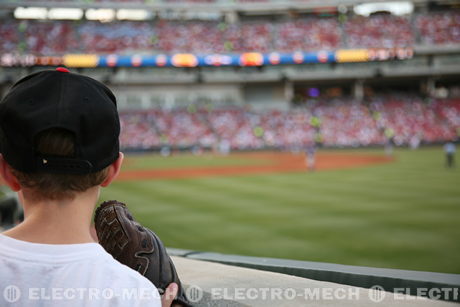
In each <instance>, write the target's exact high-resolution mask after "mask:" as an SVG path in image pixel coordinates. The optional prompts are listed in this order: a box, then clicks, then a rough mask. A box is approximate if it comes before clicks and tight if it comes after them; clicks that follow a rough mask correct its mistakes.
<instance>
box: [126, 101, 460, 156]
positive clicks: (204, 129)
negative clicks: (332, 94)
mask: <svg viewBox="0 0 460 307" xmlns="http://www.w3.org/2000/svg"><path fill="white" fill-rule="evenodd" d="M306 105H307V107H305V108H298V109H292V110H289V111H280V110H264V111H254V110H249V109H248V108H246V107H237V106H229V107H220V108H216V109H211V110H209V109H205V108H195V107H194V108H188V109H187V108H177V109H170V110H163V109H153V110H146V111H125V112H122V113H121V122H122V134H121V144H122V147H124V148H137V149H139V148H141V149H149V148H158V147H161V146H165V145H168V146H174V147H193V146H201V147H208V148H215V147H218V146H219V143H220V142H226V143H228V144H229V147H230V148H231V149H258V148H263V147H276V148H282V149H296V148H297V149H299V148H304V147H306V146H308V145H309V144H312V143H313V142H315V141H320V142H321V143H322V144H324V145H325V146H367V145H373V144H374V145H376V144H384V143H385V142H387V140H388V138H391V139H392V141H393V142H394V143H395V144H396V145H399V146H400V145H413V144H414V143H415V144H419V143H420V142H442V141H445V140H451V139H453V138H455V137H456V136H457V133H458V132H459V131H460V100H452V99H449V100H433V101H428V102H427V101H422V99H421V98H420V97H418V96H415V95H402V94H392V95H386V96H376V97H374V98H373V99H372V100H371V101H369V102H368V103H366V104H359V103H357V102H356V101H354V100H353V99H351V98H350V99H343V98H341V99H338V98H334V99H328V100H321V99H320V100H315V101H307V103H306ZM313 118H318V119H319V122H320V124H319V128H318V129H316V127H314V125H313V124H312V119H313ZM388 130H391V131H392V133H391V135H390V136H389V135H387V134H386V131H388Z"/></svg>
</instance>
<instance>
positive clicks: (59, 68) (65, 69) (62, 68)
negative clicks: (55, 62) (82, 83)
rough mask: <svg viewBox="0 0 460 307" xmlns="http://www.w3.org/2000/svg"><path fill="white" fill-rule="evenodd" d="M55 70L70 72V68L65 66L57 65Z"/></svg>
mask: <svg viewBox="0 0 460 307" xmlns="http://www.w3.org/2000/svg"><path fill="white" fill-rule="evenodd" d="M56 71H60V72H70V70H68V69H67V68H65V67H58V68H56Z"/></svg>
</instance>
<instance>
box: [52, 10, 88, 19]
mask: <svg viewBox="0 0 460 307" xmlns="http://www.w3.org/2000/svg"><path fill="white" fill-rule="evenodd" d="M82 17H83V10H82V9H75V8H53V9H50V10H49V11H48V18H49V19H61V20H62V19H67V20H79V19H81V18H82Z"/></svg>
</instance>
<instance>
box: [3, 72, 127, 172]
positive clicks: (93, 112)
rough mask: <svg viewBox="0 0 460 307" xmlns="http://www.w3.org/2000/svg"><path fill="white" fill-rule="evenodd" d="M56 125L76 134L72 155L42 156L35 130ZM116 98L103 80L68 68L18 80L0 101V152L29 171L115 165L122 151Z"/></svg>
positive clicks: (81, 169) (88, 169) (96, 168)
mask: <svg viewBox="0 0 460 307" xmlns="http://www.w3.org/2000/svg"><path fill="white" fill-rule="evenodd" d="M52 128H60V129H65V130H66V131H69V132H70V133H72V134H73V136H74V142H75V144H74V145H75V151H74V154H73V155H72V156H70V157H67V156H66V157H63V156H55V155H54V156H53V155H43V154H41V153H40V152H38V151H37V150H36V138H37V135H38V134H40V133H41V132H43V131H46V130H48V129H52ZM119 134H120V122H119V118H118V112H117V105H116V99H115V96H114V95H113V93H112V92H111V91H110V90H109V89H108V88H107V87H106V86H105V85H104V84H102V83H100V82H98V81H96V80H94V79H92V78H89V77H87V76H83V75H79V74H73V73H70V72H69V71H68V70H67V69H65V68H57V69H56V70H55V71H54V70H47V71H41V72H38V73H34V74H31V75H29V76H26V77H24V78H22V79H21V80H19V81H18V82H17V83H16V84H14V85H13V87H12V88H11V89H10V91H9V93H8V94H7V95H6V96H5V98H4V99H3V100H2V102H1V103H0V152H1V153H2V154H3V157H4V159H5V160H6V161H7V162H8V164H9V165H11V166H12V167H13V168H14V169H17V170H19V171H22V172H25V173H37V172H43V173H61V174H88V173H93V172H97V171H100V170H102V169H104V168H105V167H107V166H109V165H110V164H112V163H113V162H114V161H115V160H116V159H117V158H118V153H119V141H118V137H119Z"/></svg>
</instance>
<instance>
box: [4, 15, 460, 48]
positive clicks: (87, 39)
mask: <svg viewBox="0 0 460 307" xmlns="http://www.w3.org/2000/svg"><path fill="white" fill-rule="evenodd" d="M0 35H1V36H2V38H4V39H2V40H1V41H0V53H11V52H23V53H34V54H37V55H61V54H63V53H66V52H72V53H74V52H82V53H121V54H123V53H125V54H127V53H133V52H137V53H142V52H150V53H152V52H156V53H176V52H191V53H197V54H202V53H231V52H248V51H257V52H271V51H278V52H293V51H299V50H302V51H308V50H322V49H335V48H357V47H372V48H374V47H375V48H378V47H386V48H390V47H406V46H412V45H414V44H416V43H421V44H450V43H460V12H459V11H454V10H452V11H444V12H431V13H423V14H414V15H411V16H403V17H400V16H393V15H390V14H377V15H371V16H370V17H362V16H354V17H351V18H348V19H346V20H341V21H339V19H338V18H333V17H315V16H311V17H299V18H295V19H288V20H277V21H273V20H268V19H267V20H261V19H258V20H254V21H240V22H237V23H233V24H229V23H225V22H219V21H196V20H195V21H173V20H161V19H159V20H156V21H153V22H152V21H138V22H134V21H118V22H108V23H100V22H95V21H84V22H81V21H75V22H73V21H33V20H22V21H18V20H12V19H7V18H4V19H2V20H1V21H0Z"/></svg>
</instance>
